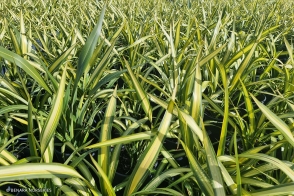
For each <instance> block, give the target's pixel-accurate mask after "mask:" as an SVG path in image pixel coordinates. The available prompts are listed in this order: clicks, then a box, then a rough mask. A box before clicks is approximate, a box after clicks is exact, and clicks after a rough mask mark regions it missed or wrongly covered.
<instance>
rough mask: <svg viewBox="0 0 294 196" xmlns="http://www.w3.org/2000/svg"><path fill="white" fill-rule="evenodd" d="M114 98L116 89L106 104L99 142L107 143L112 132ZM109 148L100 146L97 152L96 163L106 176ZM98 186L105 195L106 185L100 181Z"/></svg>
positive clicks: (114, 109) (114, 107)
mask: <svg viewBox="0 0 294 196" xmlns="http://www.w3.org/2000/svg"><path fill="white" fill-rule="evenodd" d="M116 98H117V90H116V87H115V89H114V91H113V94H112V96H111V98H110V101H109V103H108V106H107V109H106V112H105V116H104V120H103V124H102V127H101V130H100V142H104V141H107V140H109V139H111V130H112V123H113V120H114V115H115V111H116ZM110 153H111V152H110V147H109V146H102V147H101V148H100V149H99V151H98V163H99V165H100V166H101V168H102V170H103V172H104V173H105V174H106V175H108V170H109V164H110V155H111V154H110ZM100 185H101V187H102V194H103V193H104V194H106V193H107V190H106V189H105V188H104V187H106V186H107V185H106V184H105V182H104V181H103V180H101V181H100Z"/></svg>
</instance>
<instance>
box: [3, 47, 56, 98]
mask: <svg viewBox="0 0 294 196" xmlns="http://www.w3.org/2000/svg"><path fill="white" fill-rule="evenodd" d="M0 56H1V57H2V58H4V59H6V60H8V61H10V62H12V63H15V64H16V65H17V66H18V67H20V68H22V69H23V70H24V71H25V72H26V73H27V74H28V75H29V76H31V77H32V78H33V79H34V80H36V81H37V82H38V83H39V84H40V85H41V86H42V87H43V88H44V89H45V90H46V91H47V92H49V93H50V94H51V93H52V92H51V90H50V88H49V87H48V85H47V83H46V82H45V81H44V80H43V78H42V77H41V75H40V74H39V73H38V72H37V70H36V69H35V68H34V67H33V66H32V65H31V64H30V63H29V62H28V61H27V60H25V59H24V58H22V57H20V56H19V55H17V54H15V53H13V52H11V51H9V50H7V49H5V48H3V47H2V46H0Z"/></svg>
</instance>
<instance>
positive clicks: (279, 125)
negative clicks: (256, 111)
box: [250, 94, 294, 146]
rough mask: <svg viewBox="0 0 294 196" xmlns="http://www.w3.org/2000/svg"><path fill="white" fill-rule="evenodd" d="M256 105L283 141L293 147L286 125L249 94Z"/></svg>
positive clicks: (291, 135)
mask: <svg viewBox="0 0 294 196" xmlns="http://www.w3.org/2000/svg"><path fill="white" fill-rule="evenodd" d="M250 95H251V97H252V98H253V100H254V101H255V103H256V105H257V106H258V107H259V108H260V110H261V111H262V113H263V114H264V115H265V116H266V117H267V118H268V119H269V121H270V122H271V123H272V124H273V125H274V126H275V127H276V128H277V129H278V130H279V131H280V132H281V134H282V135H283V136H284V137H285V139H286V140H287V141H288V142H289V143H290V144H291V145H292V146H294V137H293V134H292V132H291V130H290V128H289V127H288V125H287V124H286V123H285V122H284V121H282V120H281V119H280V118H279V117H278V116H277V115H276V114H274V113H273V112H272V111H271V110H270V109H268V108H267V107H266V106H265V105H263V104H262V103H261V102H260V101H258V100H257V99H256V98H255V97H254V96H253V95H252V94H250Z"/></svg>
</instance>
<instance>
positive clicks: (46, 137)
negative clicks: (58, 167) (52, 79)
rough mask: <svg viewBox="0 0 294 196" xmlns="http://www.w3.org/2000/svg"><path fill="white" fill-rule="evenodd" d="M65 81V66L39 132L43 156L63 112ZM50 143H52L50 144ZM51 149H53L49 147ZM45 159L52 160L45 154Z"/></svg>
mask: <svg viewBox="0 0 294 196" xmlns="http://www.w3.org/2000/svg"><path fill="white" fill-rule="evenodd" d="M65 82H66V68H65V69H64V71H63V74H62V77H61V81H60V84H59V89H58V92H57V95H56V96H55V98H54V101H53V106H52V108H51V110H50V113H49V115H48V117H47V119H46V122H45V124H44V126H43V129H42V132H41V141H40V144H41V155H42V156H43V155H44V153H45V151H46V150H50V148H48V145H49V143H50V142H52V141H51V140H52V139H53V137H54V134H55V129H56V127H57V125H58V122H59V119H60V117H61V114H62V112H63V101H64V91H65ZM51 145H52V144H51ZM51 150H53V149H51ZM52 153H53V152H49V154H51V155H52ZM44 158H45V161H49V162H50V160H52V157H50V156H49V157H48V155H46V156H45V157H44Z"/></svg>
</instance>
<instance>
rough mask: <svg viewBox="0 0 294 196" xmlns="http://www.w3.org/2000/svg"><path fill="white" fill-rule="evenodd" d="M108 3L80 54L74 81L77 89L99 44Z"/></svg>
mask: <svg viewBox="0 0 294 196" xmlns="http://www.w3.org/2000/svg"><path fill="white" fill-rule="evenodd" d="M105 9H106V5H104V7H103V9H102V11H101V14H100V17H99V20H98V23H97V24H96V25H95V27H94V29H93V31H92V32H91V34H90V36H89V37H88V39H87V41H86V43H85V45H84V46H83V48H82V49H81V53H80V55H79V61H78V67H77V75H76V78H75V82H74V89H75V90H76V88H77V85H78V83H79V81H80V79H81V77H82V75H83V73H84V71H85V69H86V67H87V66H88V63H89V62H90V59H91V57H92V55H93V52H94V49H95V47H96V45H97V42H98V38H99V36H100V33H101V29H102V23H103V18H104V13H105ZM75 90H74V91H75Z"/></svg>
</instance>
